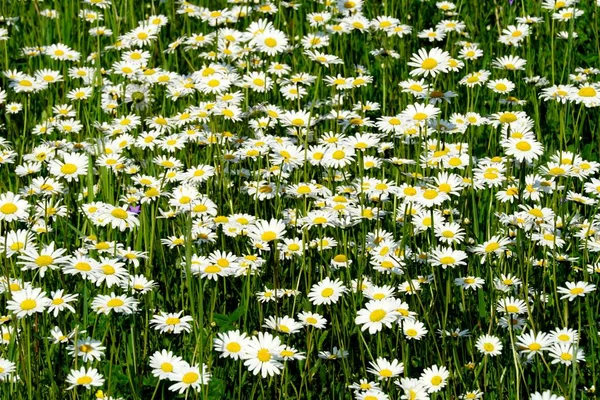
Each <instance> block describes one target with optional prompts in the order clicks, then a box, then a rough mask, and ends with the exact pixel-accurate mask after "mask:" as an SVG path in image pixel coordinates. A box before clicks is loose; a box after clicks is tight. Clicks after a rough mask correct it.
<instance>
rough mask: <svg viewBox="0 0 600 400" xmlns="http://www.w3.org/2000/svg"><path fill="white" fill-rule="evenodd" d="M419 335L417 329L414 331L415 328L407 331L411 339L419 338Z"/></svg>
mask: <svg viewBox="0 0 600 400" xmlns="http://www.w3.org/2000/svg"><path fill="white" fill-rule="evenodd" d="M417 333H418V332H417V330H416V329H413V328H410V329H407V330H406V335H407V336H410V337H415V336H417Z"/></svg>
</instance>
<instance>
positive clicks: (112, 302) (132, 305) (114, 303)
mask: <svg viewBox="0 0 600 400" xmlns="http://www.w3.org/2000/svg"><path fill="white" fill-rule="evenodd" d="M138 303H139V302H138V301H137V300H136V299H135V298H133V297H128V296H127V295H120V296H117V295H115V294H114V293H111V294H110V295H103V294H99V295H97V296H96V297H95V298H94V300H92V309H94V311H96V312H97V313H102V314H107V315H108V314H110V312H111V311H114V312H116V313H123V314H133V313H134V312H135V311H136V310H137V305H138Z"/></svg>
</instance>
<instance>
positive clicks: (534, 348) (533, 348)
mask: <svg viewBox="0 0 600 400" xmlns="http://www.w3.org/2000/svg"><path fill="white" fill-rule="evenodd" d="M527 348H528V349H529V350H531V351H538V350H539V349H541V348H542V345H541V344H539V343H531V344H530V345H529V346H528V347H527Z"/></svg>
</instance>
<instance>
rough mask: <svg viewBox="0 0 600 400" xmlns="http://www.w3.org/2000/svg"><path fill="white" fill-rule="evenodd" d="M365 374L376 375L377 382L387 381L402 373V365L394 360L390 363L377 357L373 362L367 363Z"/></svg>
mask: <svg viewBox="0 0 600 400" xmlns="http://www.w3.org/2000/svg"><path fill="white" fill-rule="evenodd" d="M369 365H370V368H368V369H367V372H370V373H372V374H374V375H377V379H378V380H388V379H391V378H395V377H397V376H399V375H400V374H401V373H402V372H404V363H402V362H400V361H398V360H396V359H394V360H392V361H391V362H390V361H388V360H387V359H385V358H383V357H378V358H377V360H375V362H373V361H370V362H369Z"/></svg>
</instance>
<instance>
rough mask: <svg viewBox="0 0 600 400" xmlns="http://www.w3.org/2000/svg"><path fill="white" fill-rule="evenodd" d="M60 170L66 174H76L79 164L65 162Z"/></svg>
mask: <svg viewBox="0 0 600 400" xmlns="http://www.w3.org/2000/svg"><path fill="white" fill-rule="evenodd" d="M60 172H61V173H63V174H65V175H71V174H74V173H75V172H77V166H76V165H75V164H69V163H67V164H64V165H63V166H62V167H60Z"/></svg>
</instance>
